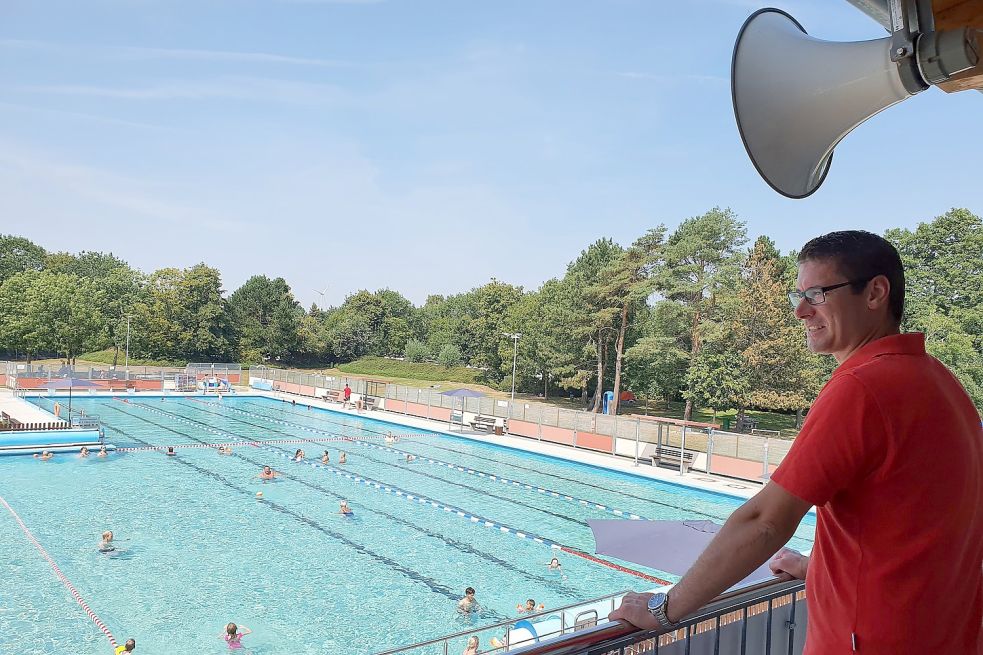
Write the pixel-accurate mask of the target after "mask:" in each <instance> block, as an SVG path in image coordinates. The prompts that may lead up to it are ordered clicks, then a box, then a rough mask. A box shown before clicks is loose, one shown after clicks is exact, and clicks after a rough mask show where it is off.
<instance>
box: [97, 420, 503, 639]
mask: <svg viewBox="0 0 983 655" xmlns="http://www.w3.org/2000/svg"><path fill="white" fill-rule="evenodd" d="M111 409H113V410H115V411H117V412H120V413H121V414H124V415H126V416H129V417H131V418H135V419H137V420H139V421H144V422H145V423H150V424H151V425H154V426H155V427H158V428H161V429H164V430H167V431H168V432H172V433H174V434H178V435H180V436H183V437H186V438H188V439H192V440H193V441H198V442H199V443H207V442H205V441H201V440H200V439H196V438H195V437H192V436H191V435H189V434H186V433H184V432H181V431H179V430H175V429H173V428H169V427H167V426H164V425H160V424H158V423H155V422H154V421H150V420H147V419H145V418H143V417H142V416H137V415H135V414H130V413H129V412H124V411H123V410H122V409H120V408H118V407H111ZM102 423H103V424H104V425H105V426H106V427H108V428H110V429H112V430H114V431H116V432H119V433H121V434H123V435H125V436H126V437H128V438H133V437H132V436H131V435H130V434H128V433H126V432H124V431H123V430H121V429H119V428H117V427H114V426H113V425H111V424H109V423H106V422H105V421H102ZM233 455H235V453H233ZM174 459H175V460H176V461H178V462H180V463H181V464H183V465H185V466H188V467H190V468H192V469H194V470H196V471H198V472H199V473H201V474H202V475H205V476H207V477H209V478H211V479H213V480H215V481H216V482H218V483H220V484H222V485H223V486H226V487H228V488H229V489H232V490H234V491H237V492H239V493H241V494H243V495H246V496H248V497H250V498H255V496H254V495H253V492H252V491H251V490H250V489H245V488H243V487H240V486H238V485H237V484H235V483H234V482H231V481H230V480H227V479H226V478H225V477H223V476H221V475H219V474H218V473H215V472H214V471H209V470H208V469H206V468H204V467H201V466H198V465H197V464H193V463H191V462H189V461H188V460H186V459H184V458H182V457H180V456H175V457H174ZM242 459H245V458H242ZM257 502H259V503H262V504H263V505H265V506H267V507H269V508H270V509H272V510H274V511H277V512H280V513H281V514H284V515H286V516H290V517H291V518H293V519H295V520H297V521H299V522H301V523H304V524H305V525H307V526H309V527H311V528H313V529H314V530H317V531H318V532H321V533H322V534H325V535H327V536H329V537H331V538H332V539H335V540H336V541H339V542H341V543H343V544H345V545H346V546H348V547H349V548H351V549H352V550H354V551H355V552H358V553H362V554H363V555H366V556H368V557H370V558H372V559H374V560H376V561H378V562H381V563H382V564H385V565H386V566H388V567H389V568H391V569H393V570H394V571H397V572H398V573H401V574H402V575H403V576H405V577H407V578H409V579H410V580H413V581H414V582H418V583H420V584H422V585H424V586H426V587H427V588H428V589H430V591H432V592H434V593H437V594H440V595H442V596H444V597H446V598H448V599H449V600H452V601H454V602H455V603H456V602H457V601H458V600H460V594H458V593H455V592H454V590H453V589H451V588H450V587H447V586H445V585H443V584H441V583H440V582H437V581H436V580H434V579H432V578H429V577H427V576H424V575H422V574H421V573H418V572H417V571H414V570H413V569H410V568H407V567H405V566H403V565H402V564H400V563H399V562H397V561H396V560H394V559H392V558H390V557H387V556H385V555H382V554H380V553H377V552H375V551H373V550H371V549H369V548H366V547H365V546H363V545H361V544H359V543H356V542H354V541H352V540H351V539H348V538H347V537H346V536H345V535H343V534H340V533H337V532H334V531H333V530H329V529H328V528H326V527H324V526H323V525H321V524H320V523H318V522H317V521H315V520H314V519H312V518H310V517H307V516H304V515H303V514H299V513H298V512H295V511H293V510H291V509H289V508H287V507H284V506H283V505H280V504H279V503H275V502H273V501H271V500H267V499H265V498H262V499H257ZM483 616H484V615H483ZM487 618H490V619H494V620H495V621H508V620H510V617H507V616H502V615H500V614H497V613H494V612H487Z"/></svg>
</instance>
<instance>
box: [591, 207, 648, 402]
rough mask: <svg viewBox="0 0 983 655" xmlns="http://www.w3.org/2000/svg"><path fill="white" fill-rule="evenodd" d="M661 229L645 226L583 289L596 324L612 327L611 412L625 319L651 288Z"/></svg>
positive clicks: (617, 386) (618, 385) (626, 324)
mask: <svg viewBox="0 0 983 655" xmlns="http://www.w3.org/2000/svg"><path fill="white" fill-rule="evenodd" d="M665 233H666V228H665V226H662V225H660V226H659V227H657V228H655V229H652V230H649V231H648V232H647V233H646V234H645V235H644V236H642V237H641V238H639V239H638V240H637V241H635V243H633V244H632V245H631V247H629V248H627V249H625V250H624V251H622V252H621V253H620V254H619V255H618V257H616V258H615V259H613V260H612V261H611V262H609V263H608V264H607V265H606V266H604V267H603V268H602V269H601V271H600V274H599V276H598V277H599V279H598V280H597V282H596V283H595V284H594V285H592V286H591V287H589V288H588V290H587V296H588V297H589V298H591V299H592V300H593V301H594V304H595V306H596V307H597V309H596V311H595V322H596V324H598V325H601V324H610V325H612V326H613V327H614V328H615V334H616V337H615V342H614V348H615V350H614V399H613V400H612V402H611V404H610V405H609V408H608V411H609V412H610V413H611V414H617V413H618V404H619V400H620V398H621V369H622V366H623V364H624V352H625V337H626V335H627V334H628V327H629V323H630V321H631V320H632V319H633V318H634V316H635V314H636V312H637V311H638V310H639V309H640V308H641V307H643V306H644V305H645V303H646V301H647V300H648V297H649V296H650V295H651V294H652V292H653V290H654V289H655V282H656V279H657V277H656V274H655V271H656V268H657V267H658V266H659V265H660V264H661V258H662V245H663V240H664V239H665Z"/></svg>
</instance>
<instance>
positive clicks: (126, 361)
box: [117, 314, 130, 382]
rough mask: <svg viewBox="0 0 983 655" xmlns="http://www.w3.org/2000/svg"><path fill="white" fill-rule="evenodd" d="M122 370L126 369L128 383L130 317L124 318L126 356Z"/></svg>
mask: <svg viewBox="0 0 983 655" xmlns="http://www.w3.org/2000/svg"><path fill="white" fill-rule="evenodd" d="M117 352H118V351H117ZM123 368H124V369H126V381H127V382H129V381H130V316H129V314H127V316H126V356H125V359H124V360H123Z"/></svg>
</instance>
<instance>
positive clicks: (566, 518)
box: [137, 405, 588, 528]
mask: <svg viewBox="0 0 983 655" xmlns="http://www.w3.org/2000/svg"><path fill="white" fill-rule="evenodd" d="M137 406H139V405H137ZM183 406H184V407H190V408H192V409H196V410H198V411H200V412H204V413H206V414H210V415H212V416H218V417H220V418H223V419H226V420H229V421H235V422H238V423H243V424H245V425H248V426H251V427H254V428H255V427H261V428H265V426H261V425H259V426H258V425H256V424H255V423H251V422H249V421H247V420H245V419H241V418H236V417H234V416H229V415H228V414H222V413H218V412H213V411H210V410H207V409H204V408H199V407H197V406H194V405H183ZM154 409H155V410H156V409H157V408H154ZM159 411H163V410H159ZM239 411H244V410H241V409H240V410H239ZM253 415H254V416H255V414H253ZM260 416H261V417H262V415H260ZM182 418H184V419H185V420H188V421H194V422H196V423H199V424H202V425H205V424H204V423H202V422H201V421H195V420H194V419H191V418H188V417H187V416H182ZM264 418H269V419H272V417H264ZM209 427H213V426H209ZM296 427H300V428H305V429H308V430H310V429H312V428H310V427H308V426H300V425H298V426H296ZM213 429H214V428H213ZM266 429H268V430H269V431H270V432H276V433H278V434H282V435H286V436H289V437H295V438H299V439H303V437H297V435H296V434H293V433H290V432H285V431H283V430H279V429H277V428H274V427H270V428H266ZM314 429H315V430H316V428H314ZM328 434H330V433H328ZM305 441H306V440H305ZM308 443H314V444H317V443H320V442H313V441H308ZM358 457H364V458H365V459H367V460H369V461H370V462H376V463H378V464H382V465H384V466H389V467H392V468H395V469H397V470H400V471H406V472H409V473H413V474H415V475H419V476H422V477H425V478H430V479H431V480H437V481H438V482H443V483H445V484H449V485H453V486H455V487H460V488H461V489H467V490H468V491H473V492H475V493H477V494H479V495H482V496H488V497H489V498H496V499H498V500H501V501H503V502H507V503H512V504H514V505H519V506H521V507H525V508H526V509H530V510H533V511H536V512H541V513H543V514H546V515H548V516H553V517H556V518H558V519H562V520H564V521H568V522H570V523H573V524H574V525H576V526H578V527H581V528H586V527H588V526H587V523H585V522H584V521H581V520H579V519H575V518H572V517H570V516H566V515H565V514H560V513H559V512H553V511H551V510H548V509H544V508H542V507H538V506H536V505H530V504H529V503H524V502H522V501H521V500H516V499H514V498H509V497H507V496H499V495H498V494H493V493H490V492H488V491H486V490H484V489H479V488H478V487H473V486H471V485H468V484H464V483H462V482H456V481H454V480H448V479H447V478H443V477H440V476H439V475H431V474H430V473H424V472H423V471H418V470H414V469H411V468H407V467H405V466H400V465H398V464H393V463H391V462H387V461H385V460H382V459H377V458H375V457H371V456H368V455H364V454H360V455H358ZM387 484H388V483H387ZM390 486H391V485H390ZM411 493H414V495H419V494H416V492H411Z"/></svg>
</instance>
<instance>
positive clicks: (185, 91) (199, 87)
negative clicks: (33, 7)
mask: <svg viewBox="0 0 983 655" xmlns="http://www.w3.org/2000/svg"><path fill="white" fill-rule="evenodd" d="M17 90H18V91H22V92H27V93H41V94H54V95H63V96H81V97H98V98H115V99H120V100H138V101H141V100H148V101H151V100H207V99H211V98H232V99H237V100H255V101H264V102H286V103H290V104H321V105H323V104H334V103H338V102H341V101H344V100H346V99H347V97H348V95H347V93H346V92H344V91H343V90H341V89H340V88H339V87H335V86H332V85H329V84H320V83H314V82H297V81H292V80H278V79H270V78H249V77H237V78H222V79H218V80H206V81H187V80H178V81H174V82H168V83H164V84H158V85H154V86H146V87H142V88H130V87H114V86H93V85H82V84H55V85H38V86H22V87H18V88H17Z"/></svg>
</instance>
